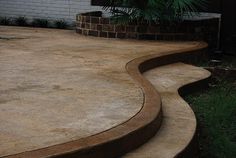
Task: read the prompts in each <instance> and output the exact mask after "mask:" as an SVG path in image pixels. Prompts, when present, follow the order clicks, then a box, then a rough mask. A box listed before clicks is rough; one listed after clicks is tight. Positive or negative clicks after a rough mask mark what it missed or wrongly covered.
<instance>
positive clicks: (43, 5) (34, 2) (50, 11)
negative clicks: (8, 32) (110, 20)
mask: <svg viewBox="0 0 236 158" xmlns="http://www.w3.org/2000/svg"><path fill="white" fill-rule="evenodd" d="M98 10H101V7H98V6H91V0H0V16H3V17H5V16H6V17H19V16H25V17H27V18H29V19H33V18H44V19H49V20H55V19H64V20H66V21H67V22H73V21H75V16H76V14H78V13H82V12H88V11H98Z"/></svg>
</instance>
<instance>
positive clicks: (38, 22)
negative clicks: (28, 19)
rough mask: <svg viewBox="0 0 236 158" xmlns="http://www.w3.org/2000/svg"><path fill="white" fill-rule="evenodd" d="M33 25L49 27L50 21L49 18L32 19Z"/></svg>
mask: <svg viewBox="0 0 236 158" xmlns="http://www.w3.org/2000/svg"><path fill="white" fill-rule="evenodd" d="M32 26H34V27H44V28H47V27H49V21H48V20H47V19H34V20H33V21H32Z"/></svg>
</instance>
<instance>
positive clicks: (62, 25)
mask: <svg viewBox="0 0 236 158" xmlns="http://www.w3.org/2000/svg"><path fill="white" fill-rule="evenodd" d="M54 26H55V27H56V28H58V29H65V28H67V26H68V24H67V22H66V21H65V20H56V21H54Z"/></svg>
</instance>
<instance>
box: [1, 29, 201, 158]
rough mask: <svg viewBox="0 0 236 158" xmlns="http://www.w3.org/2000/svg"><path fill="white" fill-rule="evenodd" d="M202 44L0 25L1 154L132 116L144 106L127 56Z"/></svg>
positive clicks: (85, 134) (81, 133)
mask: <svg viewBox="0 0 236 158" xmlns="http://www.w3.org/2000/svg"><path fill="white" fill-rule="evenodd" d="M197 45H199V42H173V43H172V42H150V41H132V40H112V39H102V38H93V37H84V36H81V35H78V34H76V33H75V32H74V31H72V30H53V29H38V28H20V27H3V26H0V157H3V156H9V155H14V154H18V153H23V152H26V151H31V150H37V149H41V148H46V147H49V146H53V145H57V144H63V143H66V142H70V141H75V140H78V139H83V138H86V137H89V136H93V135H96V134H98V133H101V132H103V131H107V130H109V129H112V128H114V127H116V126H118V125H120V124H122V123H124V122H126V121H128V120H129V119H131V118H132V117H134V116H135V115H136V114H137V113H138V112H139V111H140V110H141V109H142V107H143V103H144V99H145V98H144V95H145V94H144V93H143V91H142V88H141V87H140V86H139V85H138V84H136V82H135V81H134V80H133V79H132V77H131V76H130V75H129V74H128V72H127V70H126V64H127V63H128V62H130V61H131V60H133V59H135V58H138V57H142V56H146V55H151V54H159V55H165V54H166V53H167V54H168V53H170V51H176V50H182V49H188V48H189V49H190V48H193V47H196V46H197Z"/></svg>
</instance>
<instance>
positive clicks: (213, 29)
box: [76, 11, 219, 45]
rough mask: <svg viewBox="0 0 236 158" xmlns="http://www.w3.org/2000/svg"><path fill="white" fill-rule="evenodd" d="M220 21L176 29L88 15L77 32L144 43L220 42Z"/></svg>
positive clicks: (186, 24)
mask: <svg viewBox="0 0 236 158" xmlns="http://www.w3.org/2000/svg"><path fill="white" fill-rule="evenodd" d="M218 24H219V19H218V18H211V19H205V20H188V21H183V22H182V23H181V24H178V25H173V26H168V25H165V26H161V25H157V24H155V25H154V24H153V25H147V24H136V25H134V24H128V25H118V24H114V23H113V22H112V20H111V19H110V18H105V17H102V12H100V11H98V12H88V13H83V14H78V15H77V17H76V31H77V33H79V34H83V35H86V36H96V37H105V38H120V39H142V40H143V39H144V40H205V41H207V42H208V43H210V44H211V45H215V44H216V43H217V35H218Z"/></svg>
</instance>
